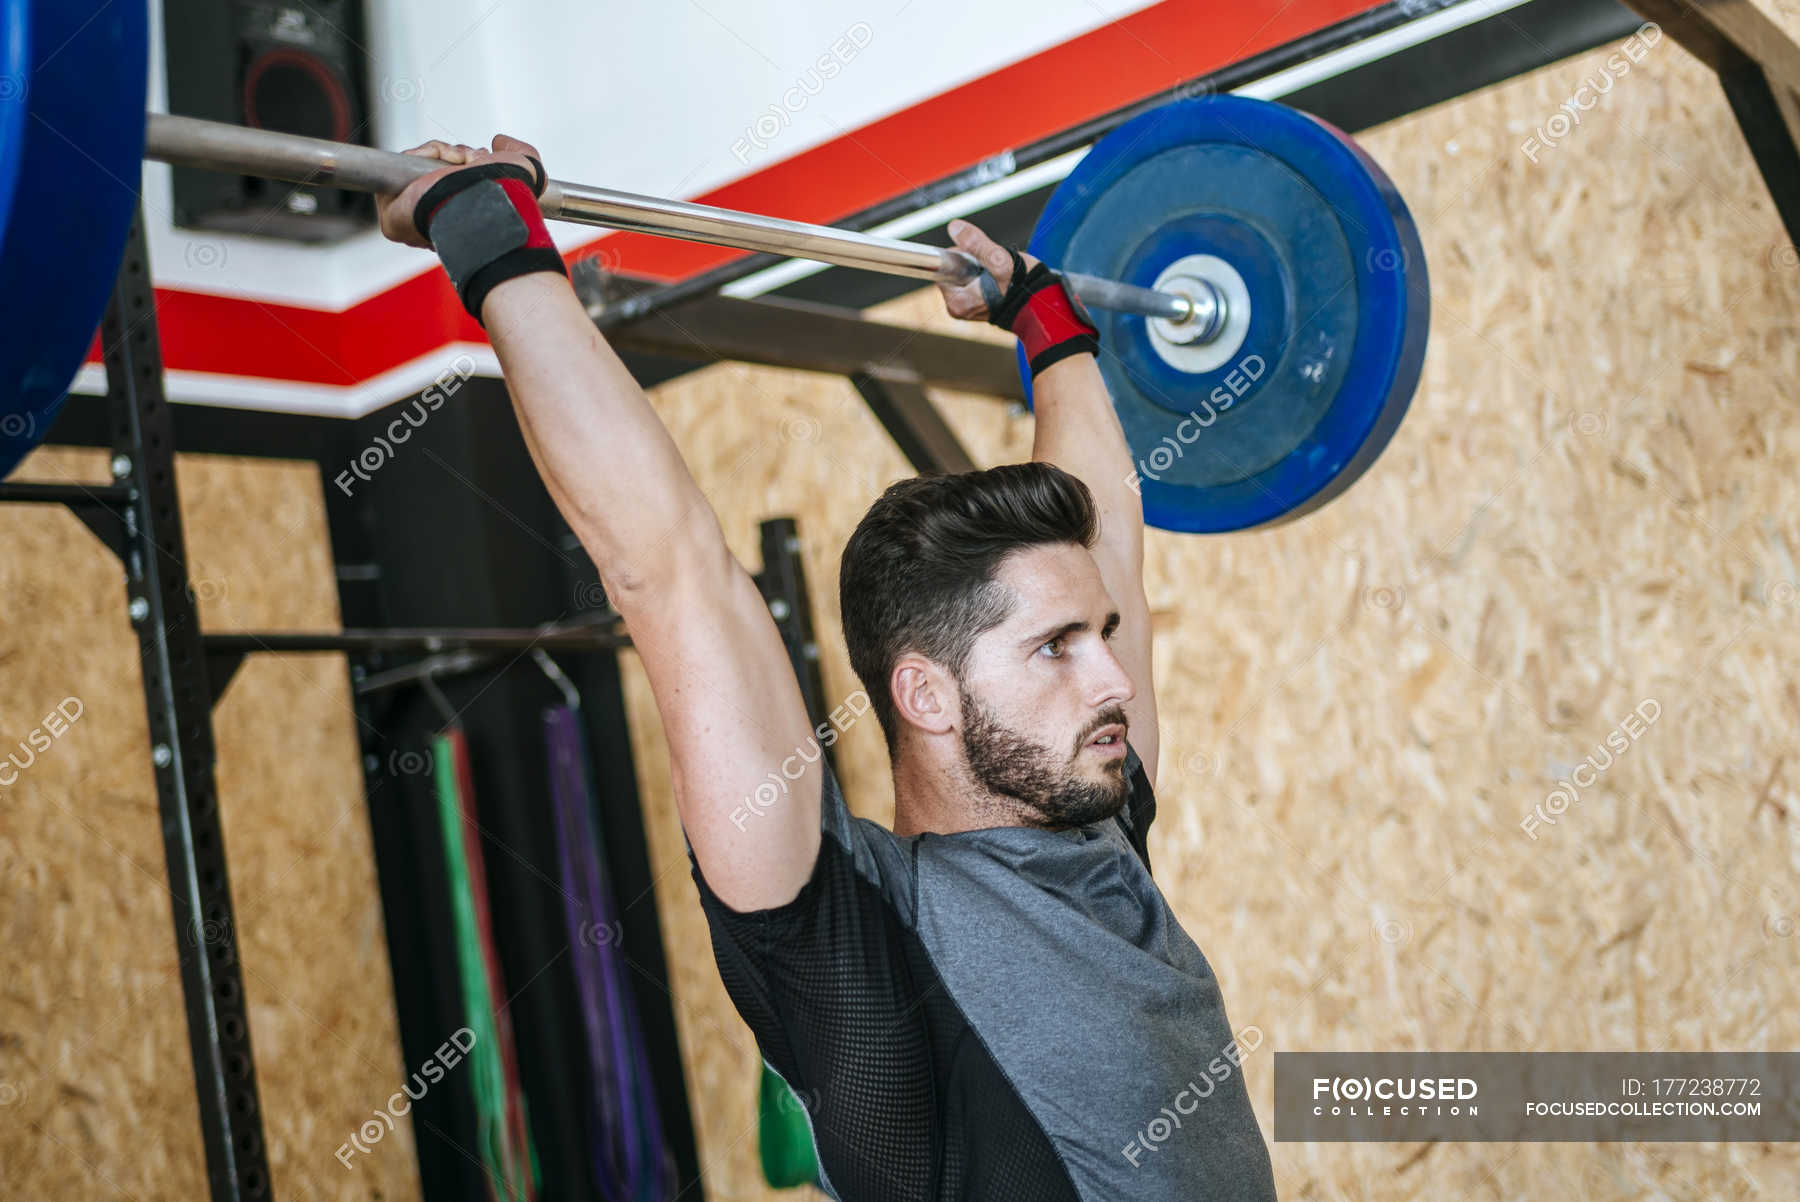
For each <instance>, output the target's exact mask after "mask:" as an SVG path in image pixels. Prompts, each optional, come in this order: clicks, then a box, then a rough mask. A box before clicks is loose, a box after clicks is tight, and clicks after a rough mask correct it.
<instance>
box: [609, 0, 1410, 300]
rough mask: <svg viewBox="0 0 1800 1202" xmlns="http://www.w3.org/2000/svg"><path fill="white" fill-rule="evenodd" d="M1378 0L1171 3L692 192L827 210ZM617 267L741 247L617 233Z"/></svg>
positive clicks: (667, 275)
mask: <svg viewBox="0 0 1800 1202" xmlns="http://www.w3.org/2000/svg"><path fill="white" fill-rule="evenodd" d="M1380 7H1381V5H1380V4H1379V3H1371V2H1370V0H1286V2H1283V0H1252V2H1249V3H1241V2H1240V3H1220V2H1219V0H1164V3H1161V4H1157V5H1153V6H1152V7H1150V8H1147V9H1144V10H1143V11H1142V12H1138V13H1134V14H1132V15H1131V16H1128V17H1123V18H1121V19H1120V20H1118V21H1115V22H1113V23H1112V24H1110V25H1103V26H1101V27H1100V28H1098V29H1095V30H1093V31H1091V32H1089V33H1086V34H1083V35H1081V36H1080V37H1076V38H1072V39H1071V40H1069V41H1067V42H1064V43H1062V44H1060V45H1057V46H1052V47H1051V48H1050V49H1048V50H1045V51H1043V52H1042V53H1039V54H1034V55H1032V56H1031V57H1030V58H1026V59H1022V60H1020V61H1019V62H1017V63H1014V64H1012V65H1011V66H1008V67H1002V68H1001V69H1000V70H998V71H995V72H993V73H992V74H989V75H984V76H982V77H981V78H980V79H976V80H972V81H970V82H969V83H966V84H963V85H962V86H961V87H957V88H952V89H950V90H949V91H947V92H941V93H939V94H938V95H936V96H933V97H931V98H930V99H929V100H923V101H920V102H919V103H918V104H915V105H913V106H912V107H911V108H907V109H902V110H901V111H900V112H897V113H894V114H893V115H892V116H888V117H883V118H881V119H880V120H878V121H874V122H871V123H870V124H868V125H865V126H863V127H862V128H861V129H858V130H856V131H854V132H853V133H849V134H846V135H844V136H843V137H841V138H835V139H833V140H832V141H830V142H826V143H824V144H822V145H819V146H815V147H813V148H812V149H811V150H805V151H801V152H800V153H799V154H796V155H794V156H793V157H791V158H788V159H784V160H782V161H781V162H779V163H776V164H774V165H772V166H770V167H768V168H767V169H765V170H762V171H759V172H757V173H756V174H754V175H750V176H746V177H745V178H743V179H740V180H735V181H733V182H732V183H729V184H726V185H725V186H724V187H722V188H717V189H715V190H714V191H712V192H708V193H706V194H705V195H703V196H698V197H693V198H692V199H694V200H697V201H699V202H700V203H702V204H710V205H718V206H719V207H721V208H727V209H742V210H744V211H745V212H750V213H772V214H775V215H777V216H781V217H786V218H788V219H790V220H794V221H813V222H820V223H826V224H829V223H830V222H831V221H833V220H836V219H838V218H841V217H844V216H846V215H848V214H850V213H855V212H858V211H860V210H862V209H866V208H869V207H871V206H873V205H876V204H879V203H881V202H882V201H884V200H886V199H888V198H889V197H892V196H898V195H900V194H901V193H903V192H908V191H911V190H912V189H914V188H918V187H922V186H923V185H925V184H929V183H931V182H932V181H934V180H938V179H942V178H943V177H945V176H947V175H950V174H952V173H953V172H956V171H959V170H961V169H962V168H964V167H971V166H974V165H975V164H976V163H979V162H980V161H981V160H983V159H985V158H987V157H988V156H989V155H992V154H995V153H997V152H998V151H1000V150H1003V149H1005V148H1007V147H1009V146H1023V145H1025V144H1027V143H1030V142H1035V141H1038V140H1039V139H1041V138H1047V137H1050V136H1051V135H1053V134H1057V133H1060V132H1062V131H1063V130H1065V129H1069V128H1070V127H1072V126H1075V125H1079V124H1081V123H1082V122H1083V121H1088V120H1091V119H1092V118H1094V117H1098V116H1100V115H1101V114H1102V113H1109V112H1111V111H1113V110H1114V109H1118V108H1123V107H1125V106H1126V105H1128V104H1132V103H1135V102H1136V101H1139V100H1142V99H1143V98H1144V97H1146V96H1153V95H1155V94H1156V93H1157V92H1159V91H1163V90H1165V89H1169V88H1173V87H1174V86H1175V85H1177V84H1179V83H1182V82H1184V81H1186V80H1189V79H1193V78H1195V77H1196V76H1200V75H1206V74H1208V73H1210V72H1213V71H1217V70H1219V69H1220V68H1221V67H1228V66H1230V65H1231V64H1232V63H1235V62H1240V61H1242V60H1243V59H1246V58H1249V57H1251V56H1252V55H1256V54H1261V53H1262V52H1263V51H1265V50H1272V49H1274V48H1275V47H1277V46H1280V45H1284V44H1285V43H1287V42H1291V41H1294V40H1295V39H1296V38H1301V37H1305V36H1306V35H1307V34H1309V33H1314V32H1316V31H1318V30H1320V29H1323V28H1325V27H1326V26H1327V25H1335V24H1336V23H1337V22H1339V21H1343V20H1346V19H1348V18H1350V17H1353V16H1355V15H1357V14H1358V13H1362V12H1366V11H1368V10H1369V9H1372V8H1380ZM595 245H598V246H601V247H603V248H604V251H605V254H606V256H607V266H608V267H609V269H611V270H617V271H624V272H629V273H631V274H633V275H645V276H650V277H652V278H655V279H662V280H676V279H682V278H685V277H687V276H690V275H693V274H696V273H697V272H700V271H703V270H706V269H707V268H710V267H716V266H718V265H719V264H720V263H727V262H730V261H731V260H732V259H735V258H737V257H739V256H740V255H741V254H742V253H743V252H741V251H737V250H732V249H730V248H728V247H720V246H704V245H701V244H700V243H696V242H675V241H671V240H669V239H667V238H656V237H652V236H651V235H649V234H609V235H606V236H604V237H602V238H600V239H598V240H597V241H596V243H595Z"/></svg>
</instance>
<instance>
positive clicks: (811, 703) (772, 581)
mask: <svg viewBox="0 0 1800 1202" xmlns="http://www.w3.org/2000/svg"><path fill="white" fill-rule="evenodd" d="M756 585H757V588H758V589H760V590H761V592H762V595H763V600H764V601H765V602H767V603H768V606H769V615H770V616H771V617H773V618H774V619H775V628H776V629H777V630H779V631H780V632H781V642H782V645H783V646H785V647H786V648H787V653H788V662H790V663H792V664H793V665H794V676H795V678H796V679H797V680H798V681H799V682H800V699H801V700H802V701H804V702H805V703H806V714H807V717H808V718H809V719H810V720H811V722H812V724H813V727H814V729H817V728H818V726H819V724H821V723H823V722H825V721H826V720H827V714H828V712H829V711H830V709H831V707H830V706H829V705H827V704H826V699H825V677H824V674H823V673H822V672H821V671H820V669H819V641H818V636H817V634H816V633H815V632H814V630H813V621H812V602H811V600H810V599H809V598H808V596H807V591H806V565H805V563H804V562H803V561H802V560H801V558H800V535H799V532H798V528H797V527H796V526H795V525H794V519H793V518H770V519H769V520H768V521H766V522H764V523H763V524H762V571H761V572H760V573H759V574H758V575H757V577H756ZM833 741H834V742H835V740H833ZM823 751H824V753H825V755H826V757H827V758H828V759H829V760H830V761H831V763H832V764H833V765H834V766H835V764H836V762H837V760H836V757H835V756H833V755H832V751H831V748H830V747H825V748H823Z"/></svg>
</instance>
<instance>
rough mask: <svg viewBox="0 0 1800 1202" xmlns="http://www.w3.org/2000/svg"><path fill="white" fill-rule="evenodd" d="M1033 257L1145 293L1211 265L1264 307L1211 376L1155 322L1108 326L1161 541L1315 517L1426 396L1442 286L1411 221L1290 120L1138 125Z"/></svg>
mask: <svg viewBox="0 0 1800 1202" xmlns="http://www.w3.org/2000/svg"><path fill="white" fill-rule="evenodd" d="M1030 250H1031V252H1032V253H1033V254H1035V255H1037V256H1038V257H1039V258H1040V259H1043V260H1044V261H1045V262H1047V263H1050V264H1051V265H1052V266H1055V267H1060V268H1062V269H1063V270H1067V271H1079V272H1086V273H1088V274H1091V275H1098V276H1106V277H1109V278H1112V279H1118V280H1124V281H1126V282H1128V283H1133V284H1140V285H1143V286H1145V287H1153V286H1154V285H1155V284H1156V282H1157V278H1158V277H1159V276H1160V275H1161V274H1162V272H1163V271H1164V269H1166V268H1167V267H1169V266H1170V265H1171V264H1172V263H1174V262H1176V261H1177V260H1179V259H1182V258H1184V257H1187V256H1189V255H1201V254H1204V255H1211V256H1215V257H1217V258H1219V259H1222V260H1224V261H1225V262H1227V263H1229V264H1230V265H1231V267H1232V268H1233V269H1234V270H1235V271H1236V272H1237V273H1238V275H1239V276H1240V277H1241V278H1242V280H1243V283H1244V287H1245V289H1246V290H1247V291H1248V293H1249V295H1250V299H1251V303H1250V310H1251V313H1250V321H1249V324H1248V328H1247V329H1246V330H1245V331H1244V337H1243V342H1242V345H1241V346H1239V347H1238V348H1237V349H1236V350H1235V351H1234V352H1233V353H1232V354H1231V355H1230V356H1229V357H1228V358H1227V359H1226V360H1225V361H1224V362H1223V363H1221V364H1219V365H1217V366H1216V367H1212V368H1210V369H1207V370H1184V369H1183V368H1181V367H1178V366H1176V365H1175V364H1173V363H1171V362H1170V361H1169V360H1168V359H1167V358H1166V357H1165V356H1164V355H1161V354H1159V353H1158V352H1157V350H1156V347H1155V345H1154V343H1153V339H1152V337H1151V332H1150V325H1149V323H1148V322H1147V321H1146V320H1145V319H1144V318H1142V317H1137V316H1133V315H1131V314H1125V313H1118V312H1110V311H1105V310H1095V311H1094V318H1095V320H1096V321H1097V322H1098V324H1099V326H1100V342H1101V354H1100V370H1101V374H1102V375H1103V376H1104V378H1105V380H1106V384H1107V388H1108V389H1109V391H1110V392H1111V394H1112V398H1113V402H1114V405H1115V406H1116V407H1117V409H1118V412H1119V419H1120V424H1121V425H1122V426H1123V428H1124V430H1125V434H1126V438H1127V440H1128V441H1129V442H1130V444H1131V449H1132V455H1133V457H1134V459H1135V460H1136V461H1137V462H1136V468H1137V477H1138V480H1139V482H1140V487H1141V489H1142V493H1143V499H1144V517H1145V520H1146V521H1148V522H1149V523H1150V524H1152V525H1154V526H1159V527H1161V528H1163V529H1166V530H1180V531H1187V532H1194V533H1216V532H1221V531H1228V530H1247V529H1251V528H1254V527H1257V526H1266V525H1272V524H1275V523H1278V522H1282V521H1287V520H1290V519H1292V518H1295V517H1298V516H1300V515H1301V514H1304V513H1309V512H1311V511H1312V510H1314V509H1317V508H1318V507H1319V506H1321V505H1323V504H1324V503H1325V502H1327V501H1329V500H1331V499H1332V498H1333V497H1335V496H1337V495H1338V494H1339V493H1341V492H1343V491H1344V489H1346V488H1348V487H1349V486H1350V484H1351V483H1352V482H1354V481H1355V480H1356V478H1357V477H1358V476H1360V475H1361V474H1362V473H1363V472H1364V471H1365V470H1367V468H1368V467H1369V465H1370V464H1372V463H1373V462H1374V461H1375V458H1376V456H1378V455H1379V454H1380V453H1381V451H1382V449H1383V448H1384V447H1385V446H1386V445H1387V443H1388V440H1389V439H1390V438H1391V437H1392V436H1393V433H1394V431H1395V430H1396V429H1398V428H1399V425H1400V419H1401V418H1402V417H1403V416H1404V415H1405V413H1406V407H1407V405H1408V403H1409V402H1410V401H1411V399H1412V394H1413V390H1414V389H1415V388H1416V387H1417V385H1418V381H1419V372H1420V368H1421V366H1422V364H1423V360H1424V356H1425V342H1426V335H1427V332H1428V328H1429V322H1430V284H1429V281H1428V278H1427V274H1426V266H1425V252H1424V249H1423V247H1422V246H1421V245H1420V243H1419V237H1418V231H1417V229H1416V228H1415V227H1414V225H1413V221H1412V217H1411V215H1410V214H1409V213H1408V212H1407V209H1406V205H1405V203H1404V202H1403V201H1402V200H1401V199H1400V194H1399V192H1398V191H1396V190H1395V188H1394V186H1393V184H1392V182H1390V181H1389V180H1388V178H1387V176H1386V175H1385V174H1383V173H1382V171H1381V169H1380V168H1379V167H1378V166H1376V164H1375V163H1374V162H1373V161H1372V160H1370V159H1369V157H1368V156H1367V155H1366V154H1364V153H1363V152H1362V150H1361V149H1360V148H1359V147H1358V146H1357V145H1356V144H1355V143H1354V142H1353V141H1351V140H1350V138H1349V137H1348V136H1347V135H1345V134H1344V133H1342V132H1340V131H1339V130H1337V129H1335V128H1333V127H1332V126H1330V125H1328V124H1326V123H1325V122H1323V121H1319V120H1317V119H1315V118H1313V117H1309V116H1307V115H1306V114H1304V113H1301V112H1299V111H1297V110H1295V109H1290V108H1287V107H1285V106H1283V105H1278V104H1271V103H1268V102H1266V101H1260V100H1249V99H1246V98H1243V97H1239V96H1214V97H1207V98H1204V99H1200V100H1184V101H1178V102H1176V103H1174V104H1170V105H1166V106H1164V107H1162V108H1158V109H1154V110H1152V111H1151V112H1148V113H1145V114H1143V115H1142V116H1139V117H1136V118H1134V119H1133V120H1131V121H1128V122H1126V123H1125V124H1124V125H1122V126H1120V127H1119V128H1118V129H1116V130H1114V131H1113V132H1112V133H1110V134H1108V135H1107V136H1106V137H1105V138H1103V139H1101V140H1100V141H1099V142H1098V143H1097V144H1096V145H1095V146H1094V148H1093V149H1092V150H1091V151H1090V152H1089V153H1088V154H1087V155H1086V156H1085V157H1084V158H1083V159H1082V160H1081V162H1080V163H1079V164H1078V165H1077V166H1076V168H1075V170H1074V171H1072V172H1070V174H1069V176H1068V178H1067V179H1065V180H1064V181H1063V182H1062V183H1061V184H1060V185H1059V186H1058V187H1057V189H1056V191H1055V192H1054V193H1053V194H1052V195H1051V197H1050V200H1049V203H1048V204H1046V205H1045V207H1044V213H1043V216H1042V217H1041V218H1040V219H1039V221H1038V226H1037V230H1036V232H1035V233H1034V234H1033V235H1032V239H1031V245H1030ZM1021 368H1022V369H1023V363H1021ZM1024 374H1025V375H1026V376H1027V381H1026V386H1027V390H1028V391H1029V388H1030V380H1029V373H1028V372H1026V373H1024Z"/></svg>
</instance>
